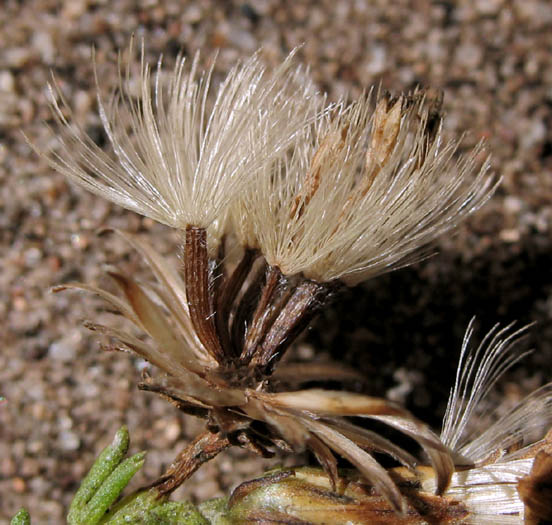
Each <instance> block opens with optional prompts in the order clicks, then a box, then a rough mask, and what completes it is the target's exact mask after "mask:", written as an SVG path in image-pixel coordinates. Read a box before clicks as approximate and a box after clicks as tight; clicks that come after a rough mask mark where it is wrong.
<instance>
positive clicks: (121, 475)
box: [79, 452, 146, 525]
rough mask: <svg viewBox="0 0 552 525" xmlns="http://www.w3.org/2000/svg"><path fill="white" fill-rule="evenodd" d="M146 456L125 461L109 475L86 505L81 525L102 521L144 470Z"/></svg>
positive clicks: (143, 453)
mask: <svg viewBox="0 0 552 525" xmlns="http://www.w3.org/2000/svg"><path fill="white" fill-rule="evenodd" d="M145 455H146V453H145V452H139V453H138V454H135V455H134V456H132V457H130V458H127V459H125V460H124V461H123V462H122V463H121V464H120V465H119V466H118V467H117V468H116V469H115V470H114V471H113V472H112V473H111V474H110V475H109V477H108V478H107V479H106V480H105V481H104V482H103V483H102V485H101V486H100V487H99V488H98V490H97V491H96V493H95V494H94V495H93V496H92V498H91V499H90V501H89V502H88V504H87V505H86V507H85V509H84V513H83V514H82V515H81V523H80V524H79V525H96V524H97V523H98V522H99V521H100V520H101V519H102V517H103V515H104V514H105V513H106V512H107V510H108V509H109V507H110V506H111V505H112V504H113V503H114V502H115V500H116V499H117V498H118V497H119V495H120V494H121V492H122V491H123V490H124V488H125V487H126V486H127V485H128V482H129V481H130V480H131V479H132V477H133V476H134V474H136V472H138V471H139V470H140V469H141V468H142V466H143V465H144V456H145Z"/></svg>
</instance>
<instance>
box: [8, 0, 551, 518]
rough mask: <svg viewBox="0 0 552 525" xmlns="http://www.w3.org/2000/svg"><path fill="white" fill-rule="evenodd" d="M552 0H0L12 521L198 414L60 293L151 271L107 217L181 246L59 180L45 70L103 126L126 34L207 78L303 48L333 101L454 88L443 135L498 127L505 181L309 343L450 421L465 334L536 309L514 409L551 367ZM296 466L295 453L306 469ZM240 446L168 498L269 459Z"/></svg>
mask: <svg viewBox="0 0 552 525" xmlns="http://www.w3.org/2000/svg"><path fill="white" fill-rule="evenodd" d="M551 28H552V4H551V3H550V2H548V1H547V0H542V1H538V0H518V1H501V0H479V1H475V0H473V1H462V2H446V1H440V2H429V1H425V0H418V1H416V0H411V1H407V0H404V1H390V2H389V1H385V0H379V1H373V2H371V1H368V0H356V1H353V0H349V1H347V0H341V1H336V0H331V1H330V0H323V1H321V0H318V1H310V2H309V1H299V0H296V1H295V2H285V1H276V0H261V1H251V2H248V3H247V2H242V1H222V0H220V1H215V0H198V1H192V2H186V1H176V0H173V1H167V2H161V1H159V2H156V1H154V0H143V1H136V2H132V1H130V0H113V1H107V0H104V1H101V0H98V1H87V0H73V1H69V0H68V1H66V2H59V1H53V0H21V1H15V0H4V1H3V2H2V5H1V7H0V246H1V248H0V334H1V335H0V345H1V346H0V394H2V395H3V396H5V397H6V398H7V401H6V402H4V403H2V404H0V522H1V523H5V522H7V520H8V517H9V516H11V515H12V514H13V513H14V512H15V511H16V510H17V509H18V508H19V507H20V506H21V505H25V506H27V508H28V509H29V510H30V511H31V514H32V516H33V520H34V523H38V524H42V523H62V522H63V516H64V508H65V506H66V505H67V504H68V502H69V501H70V497H71V495H72V494H73V493H74V491H75V490H76V487H77V483H78V480H79V479H80V478H81V477H82V475H83V474H84V472H85V471H86V470H87V468H88V467H89V466H90V462H91V460H92V458H93V457H94V456H95V455H96V454H97V452H98V451H99V450H100V449H101V448H102V447H103V446H105V444H106V443H107V442H108V441H110V439H111V437H112V435H113V433H114V432H115V430H116V429H117V428H118V427H119V426H120V425H121V424H123V423H126V424H128V425H129V427H130V431H131V437H132V439H133V440H132V450H134V451H135V450H140V449H148V450H149V451H150V452H149V454H148V459H147V463H146V466H145V468H144V471H143V476H142V477H141V478H140V479H139V480H137V483H140V482H144V481H146V480H149V481H151V480H152V479H154V478H155V477H156V476H158V475H159V474H160V473H161V472H162V469H163V467H164V466H165V465H166V464H167V463H168V462H170V460H171V459H172V458H173V457H174V455H175V454H176V452H177V451H178V450H179V449H180V448H181V447H183V446H184V444H185V443H186V441H187V439H188V438H189V436H193V435H194V434H195V433H196V432H197V431H198V429H199V428H200V427H201V425H200V423H198V422H196V421H193V420H192V419H190V418H185V417H182V416H180V415H179V414H178V413H177V412H176V411H175V409H173V408H172V407H171V406H169V405H168V404H167V403H165V402H163V401H162V400H158V399H156V398H154V397H153V396H152V395H151V394H146V393H142V392H139V391H137V390H136V388H135V383H136V380H137V379H138V378H139V374H140V368H141V363H140V362H139V361H138V360H135V359H132V358H129V357H128V356H125V355H113V354H107V353H102V352H100V351H99V350H98V346H99V345H98V340H97V338H96V337H94V336H93V335H90V334H89V333H87V332H86V330H85V329H83V328H82V327H81V326H80V322H81V320H82V319H85V318H93V319H94V320H102V319H103V318H104V317H103V316H104V315H105V314H103V313H100V312H101V309H102V305H101V303H100V302H99V301H97V300H96V299H95V298H93V297H91V296H86V295H80V294H76V293H64V294H61V295H60V294H58V295H52V294H51V293H49V291H48V289H49V288H50V287H51V286H52V285H55V284H59V283H62V282H67V281H70V280H82V281H86V282H90V283H94V282H103V281H102V279H103V277H102V269H103V267H104V265H105V264H106V263H110V264H117V265H119V266H121V267H122V268H123V269H124V270H125V271H127V272H140V271H143V270H144V266H143V264H142V262H141V261H140V259H139V258H137V257H136V256H135V255H134V254H132V253H130V252H129V250H128V248H127V247H126V246H125V245H123V244H122V243H121V241H120V240H118V239H115V238H112V237H102V238H98V237H97V236H96V234H95V231H96V230H97V229H98V228H99V227H101V226H112V227H117V228H122V229H125V230H130V231H133V232H141V233H144V234H149V235H150V238H151V239H152V240H153V242H154V243H155V244H156V245H157V246H158V248H159V250H161V251H163V252H166V253H171V252H172V253H174V252H175V243H176V242H177V240H178V239H177V237H176V236H175V235H174V233H173V232H171V231H169V230H168V229H166V228H163V227H161V226H158V225H155V224H153V223H152V222H151V221H149V220H144V219H142V218H140V217H138V216H136V215H134V214H132V213H130V212H126V211H123V210H121V209H119V208H117V207H115V206H111V205H110V204H107V203H106V202H104V201H102V200H100V199H99V198H96V197H93V196H91V195H88V194H86V193H85V192H84V191H82V190H80V189H77V188H75V187H72V186H69V185H68V184H67V183H66V182H65V180H64V179H63V178H62V177H61V176H59V175H57V174H55V173H52V172H51V171H50V170H49V169H48V167H47V166H46V165H45V163H44V161H43V160H41V159H39V158H37V156H36V155H34V154H33V153H32V151H31V149H30V148H29V146H28V145H27V144H26V142H25V140H24V138H23V136H22V134H21V130H23V131H24V132H25V134H27V135H28V136H29V137H30V138H31V140H33V141H34V142H35V143H36V144H37V145H38V146H39V147H41V148H47V147H49V145H51V143H52V140H53V137H52V135H51V133H50V132H49V131H48V130H47V129H46V127H45V126H44V125H43V124H42V122H43V121H46V122H48V121H49V120H50V113H49V110H48V107H47V103H46V95H47V92H46V83H47V81H48V80H49V75H50V71H54V72H55V74H56V76H57V78H58V80H59V83H60V86H61V89H62V91H63V93H64V95H65V96H66V98H67V100H68V102H69V104H70V105H71V106H72V107H73V108H74V110H75V115H76V118H77V119H78V120H79V121H80V122H81V123H83V124H84V126H85V127H86V129H87V130H89V132H90V133H91V134H92V136H95V137H97V138H98V139H99V140H101V139H102V136H103V135H102V133H101V128H100V126H99V121H98V117H97V116H96V113H95V99H94V96H95V86H94V79H93V72H92V64H91V58H90V56H91V55H90V50H91V47H92V46H95V48H96V57H97V63H98V71H99V77H100V82H101V87H102V89H103V90H104V91H105V92H107V91H108V90H109V88H110V87H111V86H112V85H113V84H114V83H115V81H116V69H115V67H113V65H114V63H115V62H116V53H117V50H118V49H120V48H124V47H125V46H126V45H127V44H128V41H129V37H130V35H131V34H132V33H135V34H136V35H137V36H139V37H144V38H145V40H146V43H147V53H148V58H149V59H150V60H151V61H155V60H156V58H157V56H158V55H159V54H160V53H164V54H165V56H166V60H167V63H169V64H170V63H171V62H172V61H174V57H175V56H176V54H177V52H178V51H179V50H181V49H182V50H183V51H184V52H185V53H186V54H193V53H194V52H195V51H196V50H198V49H201V50H202V53H203V55H202V57H203V59H204V61H209V60H210V59H211V58H212V56H213V55H212V53H213V50H214V49H215V48H219V49H220V53H219V59H218V61H217V66H216V72H217V78H220V75H222V74H223V73H224V72H225V71H226V70H227V69H228V68H229V67H230V66H231V65H232V64H233V63H234V62H235V60H236V59H238V58H240V57H245V56H248V55H249V54H251V53H252V52H253V51H255V50H256V49H257V48H259V47H260V46H262V47H263V55H264V57H265V59H266V61H267V63H269V64H276V63H277V62H278V61H279V60H281V59H282V58H283V57H284V56H285V55H286V54H287V53H288V52H289V51H290V50H291V49H292V48H293V47H294V46H296V45H298V44H304V45H303V47H302V49H301V50H300V52H299V54H298V56H299V60H300V61H301V62H304V63H306V64H309V65H310V68H311V70H312V74H313V76H314V78H315V79H316V81H317V82H318V84H319V86H320V88H321V89H322V90H326V91H328V92H329V93H330V96H331V97H332V98H335V97H337V96H339V95H341V94H343V93H344V92H351V93H353V94H358V93H359V92H360V91H361V90H362V89H364V88H365V87H366V86H369V85H371V84H374V83H379V82H381V83H382V85H383V86H384V87H385V88H388V89H390V90H392V91H400V90H408V89H411V88H413V87H414V86H415V85H417V84H421V85H427V86H433V87H437V88H442V89H443V90H444V92H445V109H446V112H447V120H446V128H447V133H449V134H450V136H459V135H460V134H461V133H462V132H464V131H469V134H468V135H467V137H466V139H465V141H464V144H465V146H466V147H469V146H470V145H473V144H474V143H475V142H477V141H478V140H479V139H480V138H481V137H485V138H486V139H487V140H488V147H489V150H490V151H491V152H492V155H493V169H494V170H495V171H496V172H498V173H500V174H501V175H502V176H503V178H504V182H503V184H502V186H501V188H500V189H499V191H498V193H497V195H496V196H495V198H494V199H493V200H492V202H490V203H488V204H487V205H486V206H485V208H484V209H483V210H481V211H480V213H478V214H477V216H474V217H473V218H472V219H471V220H470V221H469V222H468V223H467V224H464V225H463V226H462V227H461V228H460V230H459V232H458V234H457V235H456V236H454V237H452V236H449V237H448V238H446V239H443V241H442V242H441V243H440V245H439V252H440V254H439V255H438V256H436V257H434V258H432V259H430V260H428V261H425V262H423V263H421V264H418V265H417V266H415V267H412V268H410V269H406V270H402V271H400V272H397V273H394V274H392V275H388V276H384V277H383V278H380V279H378V280H375V281H372V282H369V283H367V284H366V285H365V286H363V287H360V288H358V289H355V290H354V291H353V292H351V293H349V294H347V295H346V296H345V297H344V298H343V299H342V301H341V302H339V303H338V304H336V305H335V307H334V308H333V309H332V310H330V311H328V312H327V313H326V314H325V316H324V318H323V319H322V320H321V321H320V322H319V323H318V324H316V325H315V326H314V327H313V329H312V330H310V331H309V332H308V333H307V334H306V337H305V338H304V340H303V342H302V344H301V347H300V349H299V355H300V356H302V357H308V356H309V355H311V354H316V356H323V357H325V356H330V355H332V353H333V354H334V355H337V356H341V358H342V359H344V360H345V361H346V362H347V363H349V364H351V365H354V366H357V367H360V368H361V369H362V370H363V371H364V372H365V374H366V379H367V381H366V383H365V384H356V385H349V388H354V389H357V390H363V391H365V392H369V393H371V394H375V395H389V396H390V397H392V398H394V399H397V400H400V401H402V402H404V403H406V404H407V405H408V406H409V407H410V408H411V409H412V410H413V411H414V412H415V413H416V414H417V415H419V416H420V417H423V418H425V419H426V420H427V421H428V422H431V423H432V424H434V425H438V422H439V420H440V417H441V416H442V413H443V411H444V403H445V400H446V396H447V393H448V389H449V388H450V385H451V382H452V378H453V372H454V365H455V362H456V358H457V356H458V353H459V349H460V343H461V339H462V334H463V332H464V330H465V327H466V325H467V323H468V321H469V319H470V318H471V316H473V315H477V317H478V321H479V326H480V331H479V335H480V336H481V335H482V334H483V331H486V330H488V329H489V328H490V327H491V326H492V324H493V323H494V322H495V320H500V321H511V320H514V319H518V320H519V321H520V322H528V321H537V322H538V323H539V324H538V325H537V326H536V328H535V329H534V330H533V341H532V344H533V346H534V347H535V348H536V349H537V351H536V352H535V353H534V354H533V355H532V356H531V357H530V358H529V359H527V360H526V361H524V364H523V365H522V366H518V367H517V368H516V369H515V370H514V371H513V372H512V373H510V374H509V375H508V377H507V378H506V379H505V381H503V382H502V383H501V390H500V396H499V397H502V398H503V400H504V403H505V404H506V405H511V404H512V403H513V402H515V401H516V400H517V399H519V398H520V396H522V395H524V394H525V393H527V392H528V391H530V390H531V389H533V388H535V387H537V386H539V385H540V384H542V383H544V382H546V381H548V380H550V379H552V362H551V357H552V327H551V325H550V319H551V318H552V297H551V292H552V276H551V273H550V269H551V266H552V265H551V262H552V252H551V244H552V240H551V236H550V235H551V228H552V200H551V196H552V193H551V191H552V173H551V171H552V132H551V130H550V126H551V125H552V54H551V50H552V30H551ZM301 460H304V458H291V459H290V460H288V461H301ZM275 463H276V460H273V461H264V462H261V461H259V460H257V458H254V457H252V456H249V455H247V454H245V453H241V452H240V451H237V452H231V453H226V454H223V455H221V456H220V457H219V458H217V460H215V461H213V462H212V463H210V464H208V465H205V466H204V468H203V469H202V470H201V471H200V472H198V473H197V474H196V475H195V477H194V478H193V479H192V480H191V481H190V482H188V484H187V485H186V486H184V487H183V488H182V489H180V491H179V493H178V495H179V496H182V497H191V498H195V499H200V500H201V499H205V498H207V497H211V496H215V495H219V494H221V493H222V491H224V490H227V489H228V488H229V487H233V486H235V485H236V484H237V483H238V482H240V481H244V480H246V479H248V478H251V477H253V476H255V475H257V474H260V473H261V472H262V470H263V468H266V467H267V466H269V465H274V464H275Z"/></svg>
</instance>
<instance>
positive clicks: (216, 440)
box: [153, 431, 230, 495]
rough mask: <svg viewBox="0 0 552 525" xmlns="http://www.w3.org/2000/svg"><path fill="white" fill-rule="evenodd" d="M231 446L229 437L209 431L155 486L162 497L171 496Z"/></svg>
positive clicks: (181, 454) (192, 443)
mask: <svg viewBox="0 0 552 525" xmlns="http://www.w3.org/2000/svg"><path fill="white" fill-rule="evenodd" d="M229 446H230V441H229V440H228V438H227V437H225V436H222V435H221V434H220V433H216V434H214V433H212V432H209V431H206V432H204V433H203V434H200V435H199V436H198V437H197V438H195V439H194V440H193V441H192V442H191V443H190V444H189V445H188V446H187V447H186V448H185V449H184V450H183V451H182V452H181V453H180V454H179V455H178V457H177V458H176V460H175V461H174V462H173V464H172V465H171V466H170V467H169V468H168V469H167V471H166V472H165V474H163V476H161V478H159V480H157V481H156V482H155V483H154V484H153V486H154V487H156V488H157V490H158V491H159V492H160V494H161V495H164V494H170V493H171V492H172V491H174V490H175V489H177V488H178V487H179V486H180V485H182V483H184V482H185V481H186V480H187V479H188V478H189V477H190V476H191V475H192V474H193V473H194V472H195V471H196V470H197V469H198V468H199V467H201V465H203V463H206V462H207V461H209V460H211V459H213V458H214V457H215V456H217V455H218V454H219V453H220V452H222V451H223V450H224V449H226V448H228V447H229Z"/></svg>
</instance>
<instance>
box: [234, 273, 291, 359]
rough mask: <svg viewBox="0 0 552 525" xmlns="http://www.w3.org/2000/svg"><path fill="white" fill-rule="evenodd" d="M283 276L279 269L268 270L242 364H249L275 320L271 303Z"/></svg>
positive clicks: (244, 346) (247, 338) (250, 328)
mask: <svg viewBox="0 0 552 525" xmlns="http://www.w3.org/2000/svg"><path fill="white" fill-rule="evenodd" d="M281 276H282V274H281V272H280V270H278V268H276V267H274V266H269V267H268V268H267V271H266V281H265V284H264V286H263V290H262V293H261V297H260V298H259V302H258V303H257V307H256V308H255V313H254V314H253V318H252V320H251V325H250V326H249V329H248V331H247V337H246V339H245V342H244V345H243V350H242V353H241V356H240V360H241V361H242V363H248V362H249V361H250V360H251V358H252V357H253V354H254V352H255V350H256V349H257V347H258V345H259V343H260V342H261V341H262V339H263V337H264V336H265V334H266V331H267V329H268V327H269V326H270V323H271V322H272V320H273V319H272V315H270V313H271V312H270V303H271V301H272V298H273V297H274V293H275V292H276V288H277V286H278V282H279V281H280V277H281Z"/></svg>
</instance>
